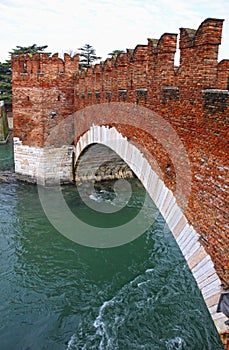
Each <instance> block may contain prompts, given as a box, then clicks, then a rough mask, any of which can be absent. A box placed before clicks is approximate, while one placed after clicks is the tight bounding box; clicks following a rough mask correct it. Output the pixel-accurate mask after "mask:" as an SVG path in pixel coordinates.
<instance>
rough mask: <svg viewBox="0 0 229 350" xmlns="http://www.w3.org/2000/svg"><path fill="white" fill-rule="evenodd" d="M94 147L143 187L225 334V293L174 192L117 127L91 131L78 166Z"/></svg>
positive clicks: (80, 144)
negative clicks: (221, 309)
mask: <svg viewBox="0 0 229 350" xmlns="http://www.w3.org/2000/svg"><path fill="white" fill-rule="evenodd" d="M95 143H100V144H103V145H105V146H107V147H109V148H111V149H112V150H113V151H115V152H116V153H117V154H118V156H120V157H121V158H122V159H123V160H124V161H125V162H126V163H127V164H128V165H129V167H130V168H131V169H132V170H133V172H134V173H135V174H136V176H137V177H138V179H139V180H140V181H141V183H142V184H143V185H144V187H145V189H146V190H147V192H148V193H149V195H150V197H151V198H152V200H153V201H154V203H155V205H156V206H157V208H158V209H159V210H160V212H161V214H162V216H163V217H164V220H165V221H166V223H167V225H168V227H169V229H170V230H171V232H172V234H173V236H174V238H175V240H176V242H177V244H178V246H179V248H180V250H181V252H182V254H183V256H184V258H185V260H186V262H187V264H188V266H189V268H190V270H191V272H192V274H193V276H194V278H195V280H196V283H197V285H198V287H199V289H200V291H201V293H202V296H203V299H204V300H205V303H206V305H207V307H208V310H209V312H210V314H211V317H212V319H213V321H214V323H215V325H216V328H217V329H218V331H219V332H222V331H224V329H225V326H224V322H225V321H226V318H225V316H224V315H223V314H222V313H216V309H217V305H218V300H219V297H220V294H221V292H222V290H221V281H220V278H219V277H218V275H217V271H216V270H215V268H214V264H213V262H212V259H211V256H210V255H209V254H208V253H207V252H206V251H205V249H204V247H203V246H202V245H201V243H200V241H199V237H200V236H199V234H198V233H197V232H196V231H195V229H194V228H193V227H192V226H191V225H190V224H189V222H188V220H187V218H186V216H185V215H184V213H183V211H182V210H181V208H180V207H179V205H178V204H177V199H176V197H175V196H174V194H173V192H172V191H171V190H169V189H168V187H166V185H165V183H164V182H163V180H161V179H160V177H159V176H158V175H157V174H156V172H155V171H154V170H153V169H152V167H151V165H150V164H149V162H148V161H147V159H146V158H145V157H144V156H143V154H142V153H141V152H140V151H139V149H138V148H137V147H136V144H135V145H133V144H132V143H131V142H129V140H128V139H127V138H126V137H124V136H122V134H121V133H120V132H118V131H117V129H116V128H115V127H106V126H98V125H94V126H92V127H90V129H89V130H88V131H86V132H85V133H84V134H83V135H82V136H81V137H80V138H79V139H78V141H77V143H76V145H75V162H77V160H78V159H79V157H80V155H81V154H82V152H83V151H84V150H85V149H86V148H87V147H88V146H90V145H92V144H95Z"/></svg>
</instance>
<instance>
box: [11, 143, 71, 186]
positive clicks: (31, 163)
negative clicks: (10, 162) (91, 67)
mask: <svg viewBox="0 0 229 350" xmlns="http://www.w3.org/2000/svg"><path fill="white" fill-rule="evenodd" d="M72 154H73V146H62V147H61V148H53V147H50V148H39V147H31V146H27V145H23V143H22V141H20V139H19V138H17V137H14V162H15V173H16V175H17V178H18V179H19V180H21V181H26V182H30V183H38V184H41V185H43V186H50V185H55V184H59V183H60V184H65V183H70V182H72V166H71V165H72Z"/></svg>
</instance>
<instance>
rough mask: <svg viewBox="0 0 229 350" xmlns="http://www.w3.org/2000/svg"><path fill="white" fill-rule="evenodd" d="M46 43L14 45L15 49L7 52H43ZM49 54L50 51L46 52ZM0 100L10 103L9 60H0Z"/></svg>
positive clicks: (14, 53)
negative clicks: (41, 44) (39, 44)
mask: <svg viewBox="0 0 229 350" xmlns="http://www.w3.org/2000/svg"><path fill="white" fill-rule="evenodd" d="M47 47H48V45H44V46H37V45H36V44H33V45H31V46H16V48H15V49H13V50H12V51H10V52H9V54H10V56H12V55H20V54H27V53H29V54H31V55H33V54H35V53H39V52H43V51H44V50H45V49H46V48H47ZM48 54H50V53H48ZM0 100H3V101H4V102H5V104H6V105H7V104H8V105H10V104H11V103H12V68H11V60H6V61H5V62H3V63H2V62H0Z"/></svg>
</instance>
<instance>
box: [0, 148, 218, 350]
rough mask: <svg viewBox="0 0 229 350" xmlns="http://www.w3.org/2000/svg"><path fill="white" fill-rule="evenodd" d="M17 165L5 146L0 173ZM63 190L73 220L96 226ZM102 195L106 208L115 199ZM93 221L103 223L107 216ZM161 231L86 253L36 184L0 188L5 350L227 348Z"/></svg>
mask: <svg viewBox="0 0 229 350" xmlns="http://www.w3.org/2000/svg"><path fill="white" fill-rule="evenodd" d="M12 164H13V153H12V146H11V145H10V144H7V145H5V146H1V147H0V170H1V171H6V170H9V169H12ZM111 185H112V184H111ZM131 185H132V190H133V196H132V200H131V202H130V204H129V205H128V208H127V212H125V210H122V212H121V214H120V220H121V221H122V220H123V218H122V217H121V216H124V217H127V216H128V215H129V214H128V213H130V212H133V213H134V212H135V211H136V208H138V206H139V205H140V203H141V197H142V195H143V194H144V189H143V188H142V186H141V184H140V183H139V182H138V181H137V180H132V181H131ZM62 191H63V195H64V198H65V199H66V202H67V203H68V205H69V207H71V210H72V212H74V213H75V215H79V217H80V216H81V217H82V218H83V220H84V221H88V222H90V220H91V219H93V220H95V215H96V214H95V213H94V214H93V213H92V211H91V210H89V209H88V208H87V206H86V205H85V204H84V203H83V201H81V200H80V198H79V195H78V192H77V189H76V187H74V186H66V187H63V188H62ZM99 195H100V197H99V199H100V200H103V196H105V197H106V198H105V197H104V200H107V198H109V196H112V195H113V194H112V191H111V192H110V193H109V191H101V193H100V194H99ZM94 200H96V198H94ZM103 216H106V215H105V214H104V215H103ZM93 217H94V218H93ZM97 220H98V223H97V224H98V226H100V225H101V226H103V225H104V224H103V223H102V220H103V217H100V216H99V215H98V217H97ZM100 220H101V222H99V221H100ZM109 220H110V219H109ZM115 220H119V219H118V216H117V215H116V217H115ZM93 224H94V223H93ZM106 225H107V223H106ZM106 225H105V226H106ZM117 225H118V224H117ZM165 227H166V226H165V224H164V221H163V219H162V217H161V216H160V215H159V216H158V217H157V219H156V221H155V222H154V223H153V225H152V226H151V227H150V228H149V229H148V230H147V231H146V232H145V233H144V234H143V235H141V236H140V237H139V238H137V239H135V240H134V241H132V242H130V243H128V244H125V245H122V246H119V247H115V248H109V249H99V248H90V247H86V246H81V245H79V244H77V243H74V242H72V241H70V240H68V239H67V238H65V237H64V236H63V235H61V234H60V233H59V232H58V231H57V230H56V229H55V228H53V226H52V225H51V224H50V222H49V221H48V219H47V217H46V215H45V213H44V211H43V209H42V206H41V204H40V200H39V196H38V191H37V187H36V186H34V185H29V184H25V183H19V182H18V183H11V184H6V183H1V184H0V350H45V349H47V350H73V349H84V350H90V349H101V350H106V349H107V350H132V349H133V350H135V349H136V350H140V349H144V350H163V349H164V350H172V349H177V350H178V349H179V350H182V349H187V350H220V349H223V347H222V344H221V342H220V339H219V336H218V333H217V331H216V329H215V326H214V324H213V322H212V320H211V317H210V315H209V313H208V310H207V308H206V306H205V303H204V301H203V300H202V297H201V295H200V292H199V290H198V288H197V286H196V284H195V281H194V279H193V277H192V275H191V273H190V271H189V269H188V267H187V265H186V263H185V261H184V258H183V256H182V255H181V253H180V251H179V249H178V247H177V244H176V242H175V241H174V239H173V237H172V235H171V233H170V232H169V231H168V230H167V229H165ZM82 234H83V232H82Z"/></svg>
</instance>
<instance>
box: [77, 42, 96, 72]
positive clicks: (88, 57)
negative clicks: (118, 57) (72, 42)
mask: <svg viewBox="0 0 229 350" xmlns="http://www.w3.org/2000/svg"><path fill="white" fill-rule="evenodd" d="M78 50H79V52H78V53H79V55H80V61H79V68H80V69H84V68H88V67H90V66H91V64H92V63H93V62H94V61H96V60H100V59H101V57H98V56H96V51H95V49H94V48H93V46H91V45H89V44H85V45H84V46H83V47H80V48H79V49H78Z"/></svg>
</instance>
